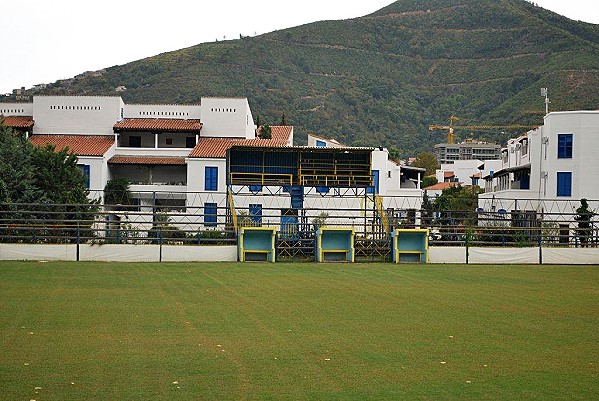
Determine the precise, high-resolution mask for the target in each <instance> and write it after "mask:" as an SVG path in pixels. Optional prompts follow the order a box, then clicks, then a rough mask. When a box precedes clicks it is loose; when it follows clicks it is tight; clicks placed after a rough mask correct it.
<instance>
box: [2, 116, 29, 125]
mask: <svg viewBox="0 0 599 401" xmlns="http://www.w3.org/2000/svg"><path fill="white" fill-rule="evenodd" d="M0 121H1V122H2V124H4V125H5V126H7V127H11V128H32V127H33V117H31V116H7V117H0Z"/></svg>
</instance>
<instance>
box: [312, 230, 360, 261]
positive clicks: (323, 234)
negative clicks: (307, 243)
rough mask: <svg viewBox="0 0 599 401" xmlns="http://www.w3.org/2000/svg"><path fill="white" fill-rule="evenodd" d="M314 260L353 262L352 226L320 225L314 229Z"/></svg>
mask: <svg viewBox="0 0 599 401" xmlns="http://www.w3.org/2000/svg"><path fill="white" fill-rule="evenodd" d="M314 245H315V252H314V256H315V260H316V261H317V262H353V261H354V258H355V248H354V230H353V229H352V228H335V227H320V228H319V229H318V230H317V231H316V241H315V242H314Z"/></svg>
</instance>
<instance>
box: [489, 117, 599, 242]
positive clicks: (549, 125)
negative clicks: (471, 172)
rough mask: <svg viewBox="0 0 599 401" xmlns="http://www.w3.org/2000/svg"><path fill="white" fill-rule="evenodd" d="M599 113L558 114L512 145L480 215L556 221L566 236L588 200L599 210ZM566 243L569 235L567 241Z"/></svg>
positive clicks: (492, 176)
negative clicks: (581, 205) (582, 205)
mask: <svg viewBox="0 0 599 401" xmlns="http://www.w3.org/2000/svg"><path fill="white" fill-rule="evenodd" d="M597 149H599V111H565V112H553V113H549V114H547V115H546V116H545V119H544V125H543V126H541V127H539V128H537V129H535V130H532V131H529V132H528V133H526V134H525V135H522V136H520V137H518V138H514V139H511V140H510V141H509V142H508V145H507V148H505V149H503V151H502V168H501V169H500V170H498V171H495V172H494V173H493V174H489V175H487V176H485V177H484V179H485V193H484V194H482V195H480V197H479V210H480V211H481V212H483V213H490V214H498V215H499V216H503V218H505V219H512V220H513V219H514V218H518V219H519V218H521V216H522V215H523V214H524V215H526V216H527V217H526V218H527V219H528V220H530V222H531V224H532V222H533V221H534V220H540V219H541V218H542V220H543V221H555V222H556V224H559V227H560V229H561V230H564V231H565V232H567V231H568V229H570V228H573V227H574V226H575V222H574V219H573V216H574V215H575V213H576V209H577V208H578V207H579V206H580V200H581V199H582V198H586V199H587V200H588V201H589V205H590V208H591V209H593V210H595V211H597V210H599V186H598V185H596V182H597V180H598V179H599V158H597V155H596V152H597ZM565 236H566V237H567V234H566V235H565Z"/></svg>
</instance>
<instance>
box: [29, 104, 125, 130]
mask: <svg viewBox="0 0 599 401" xmlns="http://www.w3.org/2000/svg"><path fill="white" fill-rule="evenodd" d="M123 107H124V104H123V101H122V99H121V98H120V97H108V96H34V97H33V116H34V120H35V126H34V127H33V132H34V133H35V134H88V135H89V134H93V135H113V133H114V132H113V127H114V124H116V123H117V122H118V121H119V120H120V116H121V110H122V109H123Z"/></svg>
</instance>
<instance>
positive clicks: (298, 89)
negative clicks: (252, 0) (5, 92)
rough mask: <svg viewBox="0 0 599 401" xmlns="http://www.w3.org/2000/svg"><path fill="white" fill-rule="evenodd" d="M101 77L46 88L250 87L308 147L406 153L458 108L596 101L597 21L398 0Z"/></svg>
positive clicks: (423, 143)
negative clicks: (322, 140) (545, 92)
mask: <svg viewBox="0 0 599 401" xmlns="http://www.w3.org/2000/svg"><path fill="white" fill-rule="evenodd" d="M93 75H94V74H83V75H81V76H78V77H77V78H74V79H69V80H64V81H57V82H56V83H55V84H53V85H52V87H51V89H48V90H46V93H57V94H86V95H92V94H101V95H108V94H116V93H117V92H115V88H117V87H119V86H125V87H126V88H127V90H126V91H124V92H120V93H119V94H121V96H122V97H123V98H124V99H125V101H126V102H129V103H155V102H158V103H197V102H199V100H200V97H202V96H241V97H248V99H249V101H250V105H251V107H252V110H253V111H254V113H255V114H259V116H260V121H261V122H262V123H270V124H278V123H279V122H280V120H281V116H282V114H283V113H284V114H285V116H286V120H287V122H288V123H290V124H292V125H294V126H295V127H296V131H295V132H296V138H297V140H296V142H297V143H298V144H304V143H305V135H306V133H308V132H313V133H316V134H318V135H322V136H326V137H332V138H336V139H337V140H339V141H341V142H345V143H347V144H352V145H368V146H387V147H397V148H398V149H399V151H400V153H401V154H402V155H403V156H406V155H409V154H415V153H416V152H419V151H423V150H424V151H426V150H430V149H431V147H432V145H433V144H434V143H439V142H443V141H444V139H445V137H444V133H442V132H435V133H431V132H429V131H428V129H427V127H428V125H429V124H430V123H437V124H441V123H445V122H446V121H447V119H448V118H449V116H451V115H452V114H455V115H457V116H459V117H460V118H461V119H460V121H459V123H463V124H516V123H517V124H542V122H543V115H544V107H545V106H544V99H543V98H542V97H541V96H540V88H542V87H546V88H549V96H550V98H551V107H550V108H551V110H571V109H598V108H599V25H593V24H588V23H584V22H576V21H572V20H569V19H567V18H565V17H562V16H560V15H557V14H555V13H552V12H550V11H547V10H545V9H542V8H540V7H538V6H536V5H534V4H532V3H529V2H527V1H525V0H399V1H396V2H394V3H393V4H390V5H389V6H387V7H385V8H383V9H381V10H379V11H376V12H374V13H372V14H370V15H366V16H364V17H360V18H355V19H349V20H341V21H322V22H315V23H311V24H306V25H302V26H298V27H294V28H289V29H284V30H280V31H275V32H272V33H268V34H264V35H260V36H256V37H243V38H240V39H238V40H230V41H221V42H214V43H203V44H199V45H197V46H193V47H189V48H185V49H181V50H177V51H173V52H169V53H163V54H160V55H157V56H154V57H149V58H146V59H143V60H139V61H135V62H131V63H128V64H125V65H120V66H114V67H110V68H107V69H106V70H105V71H104V72H103V73H102V74H101V75H100V76H93ZM95 75H98V74H95ZM456 134H457V137H458V139H460V138H464V135H470V133H469V132H456ZM510 134H514V132H511V133H500V132H489V131H486V132H484V131H481V132H475V133H473V135H475V136H476V137H477V138H478V139H487V140H497V141H500V140H505V139H507V137H508V136H510Z"/></svg>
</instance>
